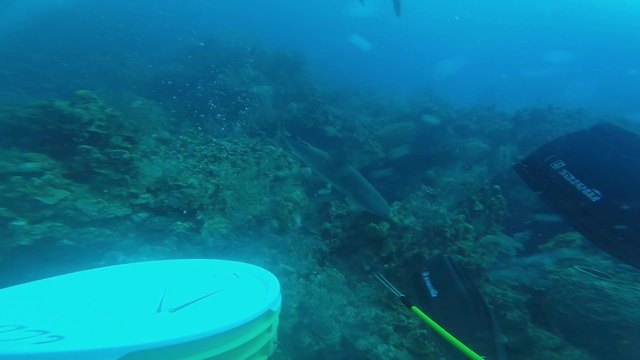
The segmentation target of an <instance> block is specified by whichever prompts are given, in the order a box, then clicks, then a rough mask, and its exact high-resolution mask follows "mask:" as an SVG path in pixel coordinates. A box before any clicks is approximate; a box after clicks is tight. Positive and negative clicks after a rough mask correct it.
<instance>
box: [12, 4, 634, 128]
mask: <svg viewBox="0 0 640 360" xmlns="http://www.w3.org/2000/svg"><path fill="white" fill-rule="evenodd" d="M403 5H404V11H403V12H404V13H403V15H402V17H401V18H396V17H395V16H394V14H393V11H392V9H391V4H390V1H386V0H370V1H368V2H367V7H362V6H361V5H360V4H359V2H358V1H350V0H328V1H305V2H300V1H293V0H291V1H287V0H283V1H277V2H267V1H249V2H233V3H229V2H225V1H181V2H178V1H175V2H174V1H136V2H135V3H129V2H123V1H110V2H108V3H99V5H98V3H94V2H86V1H73V0H67V1H64V0H58V1H47V3H46V5H43V4H42V2H39V1H34V0H27V1H4V2H3V3H2V5H0V6H2V11H1V12H0V44H1V45H2V48H3V53H8V54H7V55H9V56H3V57H2V58H1V59H0V62H1V64H2V67H3V68H4V69H5V71H8V70H11V69H14V66H15V63H14V62H16V61H17V62H19V63H22V64H24V61H27V62H34V65H35V64H37V66H39V67H45V65H44V63H47V64H48V66H46V68H47V69H48V71H46V72H47V73H48V74H38V75H39V76H42V77H43V78H44V79H46V81H43V85H42V86H41V87H44V86H45V84H48V85H50V86H53V84H51V82H56V81H62V80H61V79H59V78H58V77H56V76H55V74H56V73H58V72H60V75H68V74H70V72H72V71H73V70H70V69H66V68H65V66H73V64H74V63H75V62H76V61H77V59H78V57H85V58H87V57H88V58H89V59H91V58H93V57H100V58H102V57H105V58H106V59H107V60H109V61H111V62H114V63H118V62H121V61H125V60H126V59H127V57H131V56H137V57H138V58H139V60H140V61H143V62H144V61H152V59H153V56H154V55H156V54H157V53H160V52H163V51H166V49H169V48H172V47H175V46H180V45H181V44H185V43H198V42H201V41H205V40H206V39H207V38H208V37H209V36H210V35H211V34H219V33H223V32H228V31H231V32H240V33H242V34H245V35H247V36H250V37H254V38H255V39H257V40H258V41H260V42H261V43H263V44H264V45H265V46H268V47H273V48H279V49H284V50H290V51H295V52H297V53H300V54H302V55H303V56H304V57H305V59H307V61H308V66H309V68H310V69H311V70H312V71H313V72H314V73H315V74H317V75H318V76H320V77H322V78H324V79H326V80H327V81H330V82H332V83H336V82H338V83H341V84H343V85H346V86H366V87H375V88H384V89H387V90H390V91H393V92H396V93H398V92H400V93H408V92H411V91H414V90H416V89H429V90H431V91H434V92H435V93H437V94H438V95H439V96H442V97H444V98H446V99H447V100H450V101H451V102H453V103H455V104H460V105H475V104H494V105H498V106H500V107H503V108H506V109H512V110H513V109H516V108H518V107H521V106H523V105H531V104H539V105H546V104H548V103H551V104H554V105H559V106H567V107H584V108H587V109H590V110H595V111H599V112H617V113H625V114H630V115H632V116H636V117H637V115H638V112H640V109H639V108H638V105H637V101H636V96H637V94H638V93H640V89H638V86H639V85H638V84H639V82H638V78H639V77H640V65H639V64H638V60H637V59H638V58H639V57H640V42H638V41H637V38H638V35H639V34H640V22H638V21H637V19H638V18H639V17H640V5H638V4H637V3H635V2H634V1H623V0H615V1H609V2H602V1H595V0H589V1H578V0H575V1H561V2H558V1H536V2H533V3H520V2H519V3H513V2H509V1H494V0H491V1H484V2H481V3H480V2H477V1H470V0H469V1H462V0H459V1H451V2H446V3H438V2H431V1H411V0H407V1H405V4H403ZM351 34H357V35H358V36H360V37H362V38H363V39H365V41H367V42H368V43H369V44H370V48H365V49H364V50H363V49H362V48H361V47H358V46H356V45H354V44H352V43H351V42H350V41H349V36H350V35H351ZM47 52H51V53H52V54H55V57H50V58H46V59H45V58H42V59H34V57H33V54H34V53H35V54H43V53H47ZM65 64H69V65H65ZM98 70H99V69H96V68H93V69H91V68H89V69H87V70H85V71H86V72H85V73H84V75H85V76H97V75H98V74H96V73H95V72H96V71H98ZM52 73H53V74H52ZM6 76H7V75H5V78H6ZM7 80H12V79H6V80H5V81H3V83H5V84H4V85H3V87H7V84H6V81H7ZM31 85H32V86H34V87H37V86H36V85H33V84H31ZM14 86H17V84H16V85H14ZM0 89H1V88H0ZM39 90H44V89H39Z"/></svg>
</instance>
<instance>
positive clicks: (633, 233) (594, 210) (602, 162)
mask: <svg viewBox="0 0 640 360" xmlns="http://www.w3.org/2000/svg"><path fill="white" fill-rule="evenodd" d="M514 168H515V170H516V172H517V173H518V174H519V175H520V177H521V178H522V179H523V180H524V182H525V183H526V184H527V185H528V186H529V187H530V188H531V190H533V191H534V192H536V193H537V194H538V195H539V196H540V198H541V199H542V200H543V201H545V202H546V203H547V204H548V205H549V206H550V207H551V208H552V209H553V210H555V211H556V212H557V213H558V214H559V215H560V216H562V218H564V220H565V221H567V222H568V223H569V224H570V225H571V226H573V227H574V228H575V229H576V230H577V231H579V232H580V233H581V234H582V235H584V237H586V238H587V239H588V240H590V241H591V242H593V243H594V244H596V245H597V246H599V247H600V248H601V249H603V250H604V251H606V252H608V253H609V254H611V255H613V256H615V257H616V258H618V259H620V260H621V261H623V262H625V263H627V264H630V265H632V266H634V267H636V268H640V136H638V135H637V134H634V133H632V132H629V131H627V130H624V129H622V128H620V127H618V126H615V125H613V124H599V125H596V126H594V127H592V128H590V129H587V130H582V131H576V132H573V133H570V134H568V135H565V136H562V137H560V138H558V139H556V140H553V141H551V142H549V143H547V144H546V145H543V146H542V147H540V148H539V149H538V150H536V151H534V152H533V153H532V154H530V155H529V156H527V157H526V158H525V159H524V160H522V161H521V162H519V163H517V164H516V165H515V167H514Z"/></svg>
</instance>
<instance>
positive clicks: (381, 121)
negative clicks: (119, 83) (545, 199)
mask: <svg viewBox="0 0 640 360" xmlns="http://www.w3.org/2000/svg"><path fill="white" fill-rule="evenodd" d="M179 55H180V56H179V57H180V58H181V59H183V61H181V62H179V63H175V62H171V61H168V62H167V63H166V66H164V67H163V66H159V67H157V68H155V69H154V71H153V72H152V73H150V74H147V75H145V76H144V77H143V76H141V78H140V79H138V80H139V81H138V84H139V88H137V89H136V90H137V93H130V92H128V91H124V92H119V93H118V94H113V93H108V92H107V93H98V92H95V93H94V92H91V91H87V90H80V91H78V92H76V93H75V94H73V95H72V96H71V97H70V98H69V99H68V100H54V101H43V102H38V103H34V104H31V105H23V106H12V107H4V108H1V109H0V133H1V134H3V135H4V136H2V137H0V237H2V239H3V241H2V242H1V243H0V260H2V261H1V263H2V268H0V271H3V273H7V274H10V275H11V276H9V277H11V279H12V280H14V281H18V280H23V279H24V280H27V279H29V278H35V277H39V276H44V275H45V274H44V273H38V272H37V270H33V271H32V272H29V273H27V274H25V276H24V277H20V276H21V275H18V274H16V270H13V273H12V272H11V271H12V269H23V268H28V269H39V268H40V265H42V264H45V263H46V262H47V261H48V262H50V263H52V264H64V266H62V265H61V266H60V267H59V268H57V269H58V270H60V271H63V270H64V271H67V270H75V269H78V268H81V267H83V266H98V265H105V264H112V263H120V262H126V261H135V260H144V259H151V258H153V259H156V258H165V257H177V256H184V257H188V256H191V257H227V258H234V259H239V260H245V261H250V262H253V263H256V264H257V265H261V266H264V267H266V268H268V269H270V270H272V271H273V272H274V273H275V274H276V275H277V276H278V278H279V279H280V281H281V283H282V289H283V299H284V306H283V310H282V321H281V328H280V339H281V340H280V345H279V350H278V352H277V353H276V354H275V355H274V358H276V359H299V358H309V359H314V358H315V359H321V358H340V357H341V358H366V359H414V358H441V357H442V354H440V351H439V349H438V346H440V345H438V343H437V342H436V341H435V340H434V336H435V335H434V334H433V333H432V332H431V331H430V330H428V329H427V328H425V327H424V326H423V324H421V323H420V322H419V321H418V320H417V319H415V318H414V317H413V316H412V314H411V313H410V312H407V311H406V309H404V308H402V307H401V305H399V304H397V303H396V299H395V298H394V297H393V296H392V295H391V294H387V293H385V292H383V289H382V288H381V286H380V285H379V284H378V283H377V282H376V281H375V279H373V278H372V277H371V276H370V273H372V272H377V271H384V272H385V273H388V274H392V275H390V276H396V277H397V278H398V279H397V285H398V286H399V287H400V288H403V289H411V288H412V287H413V284H412V283H411V281H410V280H409V279H408V277H409V275H410V273H411V271H412V270H413V267H414V265H415V264H418V263H420V262H423V261H425V260H427V259H431V258H433V257H436V256H439V255H456V256H457V257H458V258H460V263H461V265H462V266H463V267H464V268H466V269H467V270H469V271H470V273H471V276H472V278H473V280H474V281H476V282H477V284H478V285H479V289H480V291H481V292H482V294H483V295H484V296H485V298H486V300H487V302H488V303H489V304H490V305H491V307H492V308H493V309H494V310H495V313H496V318H497V320H498V321H499V323H500V325H501V327H502V328H503V331H504V335H505V337H506V338H507V340H508V341H507V345H508V346H507V348H508V351H509V355H510V356H511V357H512V358H514V359H526V360H529V359H531V360H533V359H592V358H593V359H595V358H598V357H600V358H606V356H607V354H604V353H603V352H602V350H601V349H605V348H606V349H609V350H610V351H611V354H615V357H616V358H617V359H627V358H628V359H632V358H634V359H635V358H638V357H640V354H638V352H637V346H636V347H634V344H635V342H634V340H635V339H636V338H639V337H640V332H639V330H638V327H637V325H636V324H638V323H639V321H637V320H638V317H639V316H640V315H639V314H638V313H637V306H633V305H634V304H637V303H638V301H640V300H639V299H638V295H639V292H638V289H637V286H636V285H635V283H634V282H633V279H634V276H636V277H635V278H637V272H635V273H634V270H630V269H626V268H621V267H620V266H617V265H615V264H614V263H612V262H611V261H608V260H606V259H604V258H603V257H600V256H598V255H597V254H598V253H597V252H595V251H593V249H591V250H590V249H588V248H587V247H586V246H585V244H584V241H583V239H582V238H581V237H580V236H579V235H577V234H576V233H571V232H562V233H558V234H553V236H550V238H549V239H543V240H544V241H543V244H542V245H541V246H538V247H535V249H534V250H535V251H536V252H538V254H537V255H535V256H537V257H534V255H532V254H531V253H530V252H531V251H532V250H531V245H530V244H529V243H528V242H529V240H530V239H528V238H529V237H528V236H521V235H518V234H526V233H527V225H526V223H522V222H520V219H529V218H530V215H531V213H533V212H536V211H538V210H539V209H540V208H541V205H540V203H538V202H536V200H535V199H534V198H533V196H531V195H530V194H529V193H528V191H527V190H526V189H525V188H524V186H523V185H522V184H521V183H519V182H517V181H516V180H515V179H514V177H513V176H512V175H510V168H511V166H512V164H513V162H514V161H515V160H517V159H518V158H520V157H521V156H523V155H524V154H526V153H527V152H528V151H530V150H531V149H532V148H534V147H535V146H538V145H540V144H541V143H543V142H544V141H547V140H549V139H551V138H553V137H555V136H557V135H561V134H563V133H566V132H568V131H571V130H574V129H577V128H582V127H585V126H588V125H590V124H593V123H595V122H597V121H602V119H601V118H596V117H592V116H589V115H588V114H585V113H584V112H580V111H567V110H561V109H557V108H554V107H547V108H534V109H522V110H521V111H518V112H516V113H515V114H508V113H505V112H501V111H498V110H496V109H494V108H491V107H488V108H473V109H456V108H454V107H452V106H450V105H447V104H445V103H443V102H441V101H438V100H437V99H435V98H434V97H433V96H430V95H428V94H421V95H420V96H418V97H417V98H416V99H414V100H411V101H409V100H406V101H397V100H394V99H391V98H389V97H385V96H382V95H379V94H371V93H366V94H363V93H357V92H351V91H347V90H341V91H335V90H331V89H327V88H326V87H323V86H321V85H318V84H317V83H315V82H314V81H312V80H311V79H310V78H309V77H308V76H307V74H306V73H305V72H304V63H303V62H302V61H301V60H300V59H299V58H297V57H296V56H294V55H290V54H277V53H270V52H266V51H263V50H261V49H260V48H259V47H258V46H256V45H255V44H253V43H250V42H247V41H246V40H242V39H238V38H235V37H230V38H229V39H227V40H222V39H212V40H210V41H207V42H203V43H202V44H199V45H197V46H191V47H187V48H185V49H183V50H181V51H180V54H179ZM615 121H622V120H620V119H615ZM284 130H288V131H291V132H292V133H295V134H297V135H299V136H301V137H302V138H303V139H305V140H307V141H309V142H310V143H314V144H322V145H323V148H325V147H326V149H327V151H331V152H335V153H337V154H340V156H341V157H343V158H344V159H345V160H347V161H348V162H349V163H351V164H354V166H356V167H358V168H359V169H361V170H362V173H363V174H364V175H365V176H366V177H367V178H368V179H369V180H370V181H371V182H372V183H373V184H374V186H375V187H376V188H378V189H379V190H380V192H381V193H383V195H384V196H385V197H386V198H387V200H389V202H390V203H391V202H392V203H393V206H392V211H391V215H390V216H389V217H388V218H380V217H378V216H376V215H373V214H369V213H367V212H365V211H363V210H362V209H360V208H358V207H357V206H356V205H355V204H353V203H352V202H351V201H349V200H348V199H345V198H344V197H343V196H341V195H340V194H338V193H337V192H335V191H328V190H327V187H326V183H325V182H324V181H323V180H322V179H321V178H319V177H318V176H317V175H316V174H314V173H313V172H312V171H311V170H310V169H308V168H305V167H304V165H303V164H301V163H300V162H299V161H298V160H297V159H295V158H294V157H292V156H291V154H289V152H288V151H287V150H286V149H285V147H284V146H283V144H282V143H281V142H280V141H279V140H278V132H280V131H284ZM523 224H524V225H523ZM33 254H37V256H32V255H33ZM88 254H89V255H88ZM581 258H582V260H581V261H580V262H577V261H578V259H581ZM541 274H545V275H544V276H543V275H541ZM3 285H4V284H3ZM576 304H579V305H580V306H576ZM577 329H598V332H597V333H596V332H595V331H585V332H583V333H584V336H580V337H577V336H576V335H575V334H576V330H577Z"/></svg>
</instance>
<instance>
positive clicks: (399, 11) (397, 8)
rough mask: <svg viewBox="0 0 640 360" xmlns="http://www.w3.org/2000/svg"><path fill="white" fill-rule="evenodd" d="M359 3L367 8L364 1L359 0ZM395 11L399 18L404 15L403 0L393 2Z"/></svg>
mask: <svg viewBox="0 0 640 360" xmlns="http://www.w3.org/2000/svg"><path fill="white" fill-rule="evenodd" d="M358 2H360V4H362V6H365V3H364V0H358ZM393 11H395V13H396V16H397V17H400V15H402V0H393Z"/></svg>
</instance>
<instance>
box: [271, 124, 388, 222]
mask: <svg viewBox="0 0 640 360" xmlns="http://www.w3.org/2000/svg"><path fill="white" fill-rule="evenodd" d="M282 137H283V139H284V141H285V143H286V144H287V146H288V147H289V148H290V149H291V151H292V152H293V154H294V155H295V156H296V157H298V158H299V159H300V160H301V161H302V162H304V163H305V164H306V165H307V166H309V167H310V168H311V169H313V171H315V172H316V173H318V175H320V176H322V177H323V178H324V179H325V180H326V181H327V182H329V183H330V184H331V185H332V186H334V187H335V188H336V189H338V190H339V191H341V192H342V193H344V194H345V195H347V196H349V197H350V198H351V199H353V201H355V202H356V203H357V204H358V205H360V206H362V207H363V208H364V209H365V210H367V211H369V212H371V213H373V214H376V215H379V216H382V217H387V216H389V211H390V210H391V209H390V207H389V204H388V203H387V201H386V200H385V199H384V198H383V197H382V195H380V193H379V192H378V190H376V188H374V187H373V185H371V183H369V181H367V179H365V178H364V176H362V174H360V172H358V170H356V169H355V168H354V167H353V166H351V165H349V164H348V163H346V162H345V161H342V160H340V159H336V158H335V157H334V156H331V154H329V153H328V152H326V151H324V150H322V149H318V148H317V147H315V146H313V145H311V144H309V143H307V142H304V141H302V140H301V139H300V138H298V137H296V136H293V135H291V134H289V133H287V132H284V133H283V134H282Z"/></svg>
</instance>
